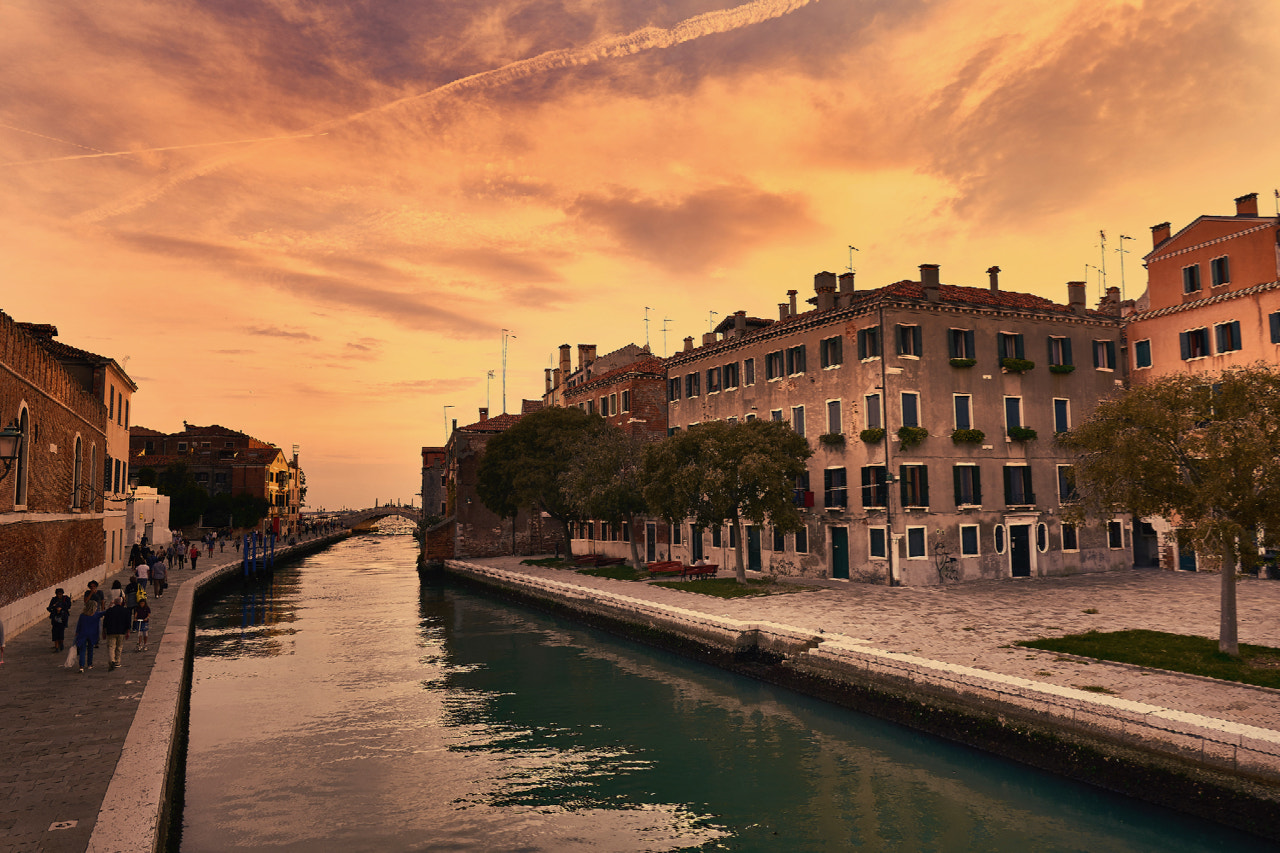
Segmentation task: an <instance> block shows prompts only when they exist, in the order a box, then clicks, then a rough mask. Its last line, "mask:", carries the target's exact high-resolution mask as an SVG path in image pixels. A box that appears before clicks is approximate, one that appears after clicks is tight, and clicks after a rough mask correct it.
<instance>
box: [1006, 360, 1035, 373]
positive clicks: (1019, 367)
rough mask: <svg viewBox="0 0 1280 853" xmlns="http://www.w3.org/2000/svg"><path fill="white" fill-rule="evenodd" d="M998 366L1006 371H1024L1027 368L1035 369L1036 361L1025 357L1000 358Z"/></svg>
mask: <svg viewBox="0 0 1280 853" xmlns="http://www.w3.org/2000/svg"><path fill="white" fill-rule="evenodd" d="M1000 366H1001V367H1003V368H1004V369H1005V372H1006V373H1026V372H1027V371H1028V370H1033V369H1035V366H1036V363H1035V362H1034V361H1031V360H1030V359H1026V358H1002V359H1000Z"/></svg>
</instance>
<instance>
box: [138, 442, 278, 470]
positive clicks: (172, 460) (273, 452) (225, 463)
mask: <svg viewBox="0 0 1280 853" xmlns="http://www.w3.org/2000/svg"><path fill="white" fill-rule="evenodd" d="M278 454H283V451H282V450H280V448H278V447H277V448H272V449H270V450H268V449H265V448H251V449H249V450H239V451H236V452H235V453H233V454H230V455H226V456H224V455H222V454H221V453H217V452H205V453H147V452H146V451H140V450H137V451H133V450H131V451H130V452H129V465H130V467H134V468H137V467H146V468H165V467H167V466H169V465H178V464H182V465H187V466H191V467H223V468H234V467H237V466H242V465H263V466H266V465H270V464H271V463H272V462H274V461H275V460H276V456H277V455H278ZM286 461H287V460H286Z"/></svg>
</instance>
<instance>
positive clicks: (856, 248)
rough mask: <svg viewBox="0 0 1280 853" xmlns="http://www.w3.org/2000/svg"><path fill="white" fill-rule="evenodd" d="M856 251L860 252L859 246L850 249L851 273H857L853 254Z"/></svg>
mask: <svg viewBox="0 0 1280 853" xmlns="http://www.w3.org/2000/svg"><path fill="white" fill-rule="evenodd" d="M856 251H858V247H857V246H850V247H849V272H857V270H855V269H854V268H853V253H854V252H856Z"/></svg>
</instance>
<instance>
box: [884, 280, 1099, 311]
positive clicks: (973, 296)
mask: <svg viewBox="0 0 1280 853" xmlns="http://www.w3.org/2000/svg"><path fill="white" fill-rule="evenodd" d="M867 293H868V294H869V295H875V294H879V293H883V294H884V295H885V296H888V297H890V298H894V299H924V286H923V285H922V284H921V283H920V282H918V281H900V282H897V283H896V284H891V285H889V286H887V287H882V288H880V289H879V290H871V291H867ZM938 296H939V298H940V299H941V301H942V302H950V303H960V304H965V305H977V306H980V307H983V308H1003V309H1006V310H1013V311H1048V312H1050V313H1053V314H1075V311H1074V310H1073V309H1072V308H1071V306H1070V305H1062V304H1060V303H1057V302H1054V301H1053V300H1052V299H1045V298H1044V297H1043V296H1034V295H1032V294H1030V293H1017V292H1014V291H1011V290H991V289H990V288H987V287H961V286H959V285H955V284H942V285H939V286H938ZM1085 313H1086V314H1089V315H1091V316H1106V315H1103V314H1102V313H1101V312H1098V311H1093V310H1088V311H1086V312H1085Z"/></svg>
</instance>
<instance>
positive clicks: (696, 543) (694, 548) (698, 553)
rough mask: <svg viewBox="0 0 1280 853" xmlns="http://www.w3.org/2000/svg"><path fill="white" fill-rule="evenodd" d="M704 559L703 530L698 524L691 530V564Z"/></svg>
mask: <svg viewBox="0 0 1280 853" xmlns="http://www.w3.org/2000/svg"><path fill="white" fill-rule="evenodd" d="M701 559H702V528H701V527H698V526H697V525H696V524H695V525H694V526H693V527H692V528H691V529H690V530H689V562H690V563H696V562H698V561H699V560H701Z"/></svg>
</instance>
